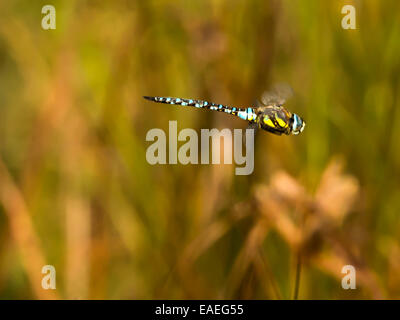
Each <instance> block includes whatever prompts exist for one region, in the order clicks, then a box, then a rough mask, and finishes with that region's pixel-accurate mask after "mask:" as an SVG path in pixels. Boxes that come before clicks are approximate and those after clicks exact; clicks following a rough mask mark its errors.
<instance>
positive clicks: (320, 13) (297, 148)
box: [0, 0, 400, 299]
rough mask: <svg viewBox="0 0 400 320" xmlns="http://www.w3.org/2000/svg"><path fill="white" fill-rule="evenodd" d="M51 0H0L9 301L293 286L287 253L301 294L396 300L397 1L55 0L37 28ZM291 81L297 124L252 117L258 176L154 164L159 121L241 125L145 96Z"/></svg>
mask: <svg viewBox="0 0 400 320" xmlns="http://www.w3.org/2000/svg"><path fill="white" fill-rule="evenodd" d="M46 4H49V1H27V0H13V1H2V2H0V298H2V299H23V298H31V299H48V298H50V299H52V298H64V299H85V298H89V299H100V298H106V299H147V298H154V299H158V298H168V299H172V298H178V299H186V298H191V299H202V298H211V299H213V298H253V299H290V298H292V297H293V295H294V290H295V288H294V287H295V282H296V281H295V278H296V270H297V266H301V268H300V270H301V272H300V275H301V276H300V282H299V290H298V297H299V298H300V299H355V298H362V299H371V298H391V299H393V298H400V245H399V234H400V232H399V231H400V223H399V219H398V214H399V212H400V188H399V187H400V179H399V178H400V174H399V173H400V149H399V147H398V142H396V139H397V138H398V137H399V136H400V90H399V89H400V86H399V85H400V79H399V77H400V59H399V57H400V41H399V39H400V2H398V1H395V0H392V1H389V0H385V1H378V0H364V1H350V0H349V1H319V0H297V1H292V0H282V1H279V0H276V1H265V0H251V1H244V0H232V1H230V0H215V1H212V0H209V1H208V0H206V1H205V0H201V1H200V0H191V1H183V0H179V1H167V0H146V1H139V0H137V1H127V0H126V1H112V2H104V1H66V0H64V1H61V0H58V1H56V0H54V1H51V4H53V5H54V6H55V8H56V10H57V16H56V17H57V29H56V30H48V31H45V30H43V29H42V28H41V19H42V17H43V15H42V14H41V8H42V6H43V5H46ZM345 4H353V5H354V6H355V7H356V10H357V12H356V14H357V16H356V18H357V29H356V30H344V29H342V27H341V20H342V18H343V14H341V8H342V6H343V5H345ZM282 81H284V82H287V83H289V84H290V85H291V86H292V87H293V89H294V90H295V92H296V95H295V97H294V98H293V99H291V100H290V101H289V102H288V104H287V107H288V109H290V110H292V111H293V112H296V113H298V114H299V115H301V116H302V117H304V119H305V120H306V122H307V126H306V128H305V131H304V132H303V133H302V134H301V135H299V136H289V137H288V136H273V135H271V134H268V133H266V132H260V133H259V135H258V136H257V139H256V153H255V156H256V160H255V170H254V173H253V174H252V175H250V176H236V175H234V165H218V166H216V165H214V166H211V165H209V166H205V165H187V166H184V165H155V166H151V165H149V164H148V163H147V162H146V158H145V152H146V148H147V147H148V146H149V145H150V143H149V142H146V140H145V137H146V133H147V131H148V130H150V129H152V128H162V129H164V130H165V131H168V121H169V120H178V130H180V129H183V128H195V129H196V130H200V128H214V127H216V128H219V129H221V128H245V127H246V123H245V122H244V121H241V120H240V119H233V118H232V117H229V116H226V115H223V114H219V113H215V112H205V111H202V110H194V109H192V108H175V107H172V106H166V105H160V104H155V103H153V104H152V103H149V102H147V101H145V100H143V99H142V96H143V95H158V96H176V97H187V98H201V99H205V100H208V101H215V102H218V103H225V104H229V105H237V106H249V105H252V103H253V102H254V100H255V99H256V98H257V97H259V95H260V94H261V93H262V92H263V90H265V89H267V88H268V87H270V86H271V85H273V84H274V83H277V82H282ZM299 257H300V260H299ZM299 261H300V262H301V263H300V264H299V263H298V262H299ZM45 264H51V265H54V266H55V268H56V270H57V289H56V290H43V289H42V288H41V279H42V276H43V275H42V274H41V268H42V266H43V265H45ZM347 264H351V265H354V266H355V267H356V270H357V289H356V290H343V289H342V287H341V279H342V277H343V276H344V275H343V274H342V273H341V269H342V267H343V266H344V265H347Z"/></svg>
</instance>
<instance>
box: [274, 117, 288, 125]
mask: <svg viewBox="0 0 400 320" xmlns="http://www.w3.org/2000/svg"><path fill="white" fill-rule="evenodd" d="M275 119H276V121H277V122H278V124H279V126H280V127H282V128H286V127H287V126H288V124H287V123H286V121H284V120H282V119H281V118H279V117H278V115H276V114H275Z"/></svg>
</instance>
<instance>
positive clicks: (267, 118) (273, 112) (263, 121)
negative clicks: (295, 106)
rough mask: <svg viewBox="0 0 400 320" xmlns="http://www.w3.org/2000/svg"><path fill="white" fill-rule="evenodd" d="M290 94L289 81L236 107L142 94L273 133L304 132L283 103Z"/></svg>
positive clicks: (148, 98)
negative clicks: (233, 118)
mask: <svg viewBox="0 0 400 320" xmlns="http://www.w3.org/2000/svg"><path fill="white" fill-rule="evenodd" d="M292 95H293V90H292V89H291V87H290V86H288V85H276V86H275V87H273V88H272V89H271V90H269V91H265V92H264V93H263V94H262V96H261V98H260V100H259V101H256V103H255V105H254V106H253V107H247V108H239V107H231V106H227V105H222V104H217V103H212V102H208V101H205V100H195V99H183V98H173V97H149V96H144V97H143V98H145V99H147V100H150V101H154V102H158V103H166V104H171V105H178V106H189V107H195V108H199V109H208V110H212V111H219V112H224V113H227V114H231V115H233V116H236V117H239V118H240V119H243V120H246V121H248V122H249V128H250V129H254V130H257V129H259V128H261V129H263V130H265V131H268V132H270V133H273V134H276V135H282V134H286V135H289V134H294V135H298V134H299V133H301V132H303V130H304V127H305V125H306V122H305V121H304V120H303V119H302V118H301V117H300V116H298V115H297V114H295V113H291V112H290V111H288V110H287V109H286V108H285V107H283V104H284V103H285V102H286V100H287V99H288V98H290V97H291V96H292Z"/></svg>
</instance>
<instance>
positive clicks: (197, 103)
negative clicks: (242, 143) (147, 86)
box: [144, 96, 257, 122]
mask: <svg viewBox="0 0 400 320" xmlns="http://www.w3.org/2000/svg"><path fill="white" fill-rule="evenodd" d="M144 98H145V99H147V100H150V101H154V102H158V103H166V104H172V105H179V106H190V107H195V108H203V109H209V110H213V111H219V112H225V113H228V114H232V115H234V116H237V117H239V118H241V119H243V120H247V121H251V122H256V121H257V114H256V113H255V111H254V109H253V108H236V107H230V106H226V105H223V104H217V103H212V102H208V101H204V100H194V99H182V98H172V97H147V96H144Z"/></svg>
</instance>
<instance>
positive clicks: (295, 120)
mask: <svg viewBox="0 0 400 320" xmlns="http://www.w3.org/2000/svg"><path fill="white" fill-rule="evenodd" d="M291 123H292V134H299V133H300V132H303V130H304V127H305V126H306V122H305V121H304V120H303V119H302V118H300V117H299V116H298V115H297V114H295V113H293V115H292V119H291Z"/></svg>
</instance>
